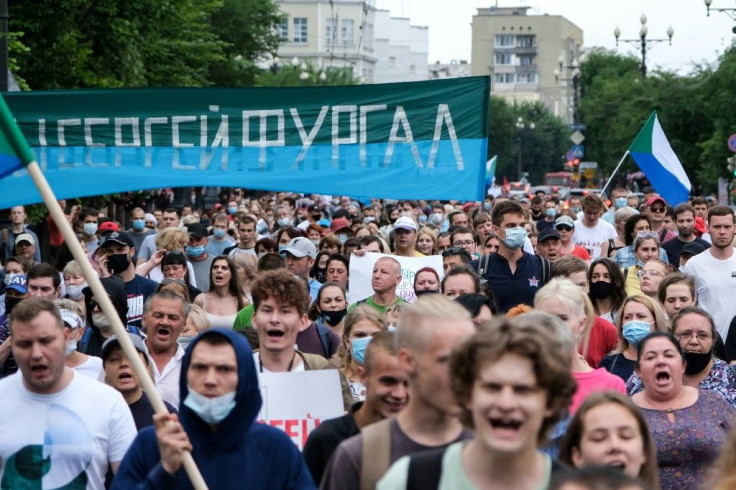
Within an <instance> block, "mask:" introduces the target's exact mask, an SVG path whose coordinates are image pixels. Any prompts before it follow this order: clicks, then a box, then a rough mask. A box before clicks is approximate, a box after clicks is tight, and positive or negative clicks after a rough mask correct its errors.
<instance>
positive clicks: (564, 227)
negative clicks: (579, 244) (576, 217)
mask: <svg viewBox="0 0 736 490" xmlns="http://www.w3.org/2000/svg"><path fill="white" fill-rule="evenodd" d="M555 228H557V231H572V226H567V225H557V226H555Z"/></svg>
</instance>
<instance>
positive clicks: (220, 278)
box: [215, 276, 223, 281]
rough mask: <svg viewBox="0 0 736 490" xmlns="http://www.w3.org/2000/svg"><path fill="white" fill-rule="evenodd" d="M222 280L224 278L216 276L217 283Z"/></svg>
mask: <svg viewBox="0 0 736 490" xmlns="http://www.w3.org/2000/svg"><path fill="white" fill-rule="evenodd" d="M222 279H223V277H222V276H215V281H222Z"/></svg>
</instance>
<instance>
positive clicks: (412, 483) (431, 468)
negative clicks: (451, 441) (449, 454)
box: [406, 447, 447, 490]
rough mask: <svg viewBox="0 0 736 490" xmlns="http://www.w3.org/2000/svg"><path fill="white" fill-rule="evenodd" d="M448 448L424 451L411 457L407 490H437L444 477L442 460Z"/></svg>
mask: <svg viewBox="0 0 736 490" xmlns="http://www.w3.org/2000/svg"><path fill="white" fill-rule="evenodd" d="M446 450H447V448H446V447H443V448H440V449H432V450H430V451H422V452H420V453H416V454H413V455H411V456H410V457H409V474H408V475H407V479H406V490H437V489H438V488H439V487H440V477H441V476H442V458H443V457H444V456H445V451H446Z"/></svg>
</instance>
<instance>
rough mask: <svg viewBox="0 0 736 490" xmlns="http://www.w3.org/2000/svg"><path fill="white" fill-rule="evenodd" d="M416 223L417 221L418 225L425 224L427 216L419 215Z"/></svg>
mask: <svg viewBox="0 0 736 490" xmlns="http://www.w3.org/2000/svg"><path fill="white" fill-rule="evenodd" d="M417 221H419V224H420V225H423V224H424V223H426V222H427V216H426V215H424V214H420V215H419V217H418V218H417Z"/></svg>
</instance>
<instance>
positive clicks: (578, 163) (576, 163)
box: [572, 158, 580, 167]
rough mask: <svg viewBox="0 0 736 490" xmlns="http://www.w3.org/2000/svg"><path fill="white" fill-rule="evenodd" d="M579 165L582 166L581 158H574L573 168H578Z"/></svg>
mask: <svg viewBox="0 0 736 490" xmlns="http://www.w3.org/2000/svg"><path fill="white" fill-rule="evenodd" d="M578 165H580V159H579V158H573V159H572V166H573V167H577V166H578Z"/></svg>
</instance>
